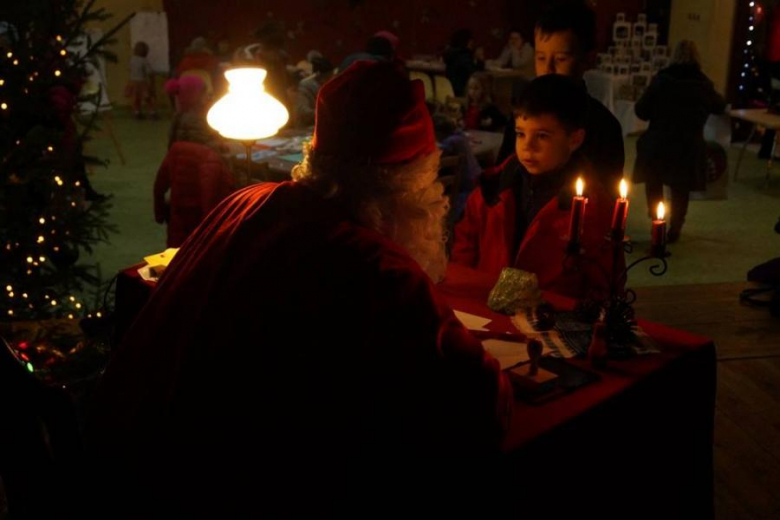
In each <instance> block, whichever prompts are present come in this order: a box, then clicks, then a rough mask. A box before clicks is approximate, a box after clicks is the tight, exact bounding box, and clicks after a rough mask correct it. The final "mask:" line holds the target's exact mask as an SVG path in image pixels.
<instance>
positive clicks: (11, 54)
mask: <svg viewBox="0 0 780 520" xmlns="http://www.w3.org/2000/svg"><path fill="white" fill-rule="evenodd" d="M6 56H8V57H9V58H13V57H14V53H13V52H11V51H8V54H6Z"/></svg>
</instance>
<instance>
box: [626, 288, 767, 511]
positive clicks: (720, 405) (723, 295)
mask: <svg viewBox="0 0 780 520" xmlns="http://www.w3.org/2000/svg"><path fill="white" fill-rule="evenodd" d="M748 286H749V285H748V284H746V283H744V284H743V283H737V284H733V283H732V284H710V285H687V286H685V285H680V286H672V287H648V288H640V289H637V291H636V292H637V297H638V298H637V304H636V305H635V307H636V310H637V315H639V316H641V317H643V318H645V319H648V320H651V321H657V322H660V323H665V324H668V325H671V326H674V327H676V328H680V329H683V330H687V331H689V332H694V333H697V334H701V335H705V336H709V337H711V338H713V340H714V341H715V345H716V346H717V348H718V393H717V398H716V409H715V517H716V519H717V520H742V519H746V520H748V519H756V520H758V519H761V520H763V519H766V520H769V519H772V520H777V519H780V318H772V317H771V316H770V314H769V310H768V309H766V308H756V307H748V306H744V305H741V304H740V303H739V292H740V291H741V290H742V289H743V288H745V287H748Z"/></svg>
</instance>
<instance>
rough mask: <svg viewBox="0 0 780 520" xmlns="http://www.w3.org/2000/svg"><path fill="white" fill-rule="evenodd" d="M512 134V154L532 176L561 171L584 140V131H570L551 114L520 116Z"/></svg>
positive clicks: (580, 129)
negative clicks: (514, 154) (513, 148)
mask: <svg viewBox="0 0 780 520" xmlns="http://www.w3.org/2000/svg"><path fill="white" fill-rule="evenodd" d="M515 133H516V135H517V137H516V139H515V153H516V154H517V158H518V159H519V160H520V163H521V164H522V165H523V166H524V167H525V169H526V170H528V173H530V174H531V175H543V174H545V173H549V172H552V171H556V170H558V169H560V168H562V167H563V166H564V165H566V163H567V162H569V159H570V158H571V154H573V153H574V152H575V150H577V148H579V147H580V146H581V145H582V141H583V140H584V139H585V130H583V129H582V128H578V129H577V130H574V131H569V130H567V129H566V127H565V126H563V125H562V124H561V123H560V122H559V121H558V118H556V117H555V116H554V115H552V114H540V115H536V116H526V115H523V114H521V115H519V116H518V117H517V118H516V119H515Z"/></svg>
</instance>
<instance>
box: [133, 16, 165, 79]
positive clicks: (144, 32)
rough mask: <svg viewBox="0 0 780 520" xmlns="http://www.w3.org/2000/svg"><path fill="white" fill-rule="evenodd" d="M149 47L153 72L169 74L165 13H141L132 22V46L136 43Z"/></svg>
mask: <svg viewBox="0 0 780 520" xmlns="http://www.w3.org/2000/svg"><path fill="white" fill-rule="evenodd" d="M139 41H141V42H146V44H147V45H149V55H148V56H147V58H148V59H149V63H150V64H151V66H152V70H154V71H155V72H157V73H160V74H167V73H168V72H169V71H170V70H171V65H170V61H169V58H168V16H167V15H166V14H165V13H153V12H144V11H139V12H137V13H135V16H133V18H132V19H131V20H130V45H131V46H132V47H135V44H136V42H139Z"/></svg>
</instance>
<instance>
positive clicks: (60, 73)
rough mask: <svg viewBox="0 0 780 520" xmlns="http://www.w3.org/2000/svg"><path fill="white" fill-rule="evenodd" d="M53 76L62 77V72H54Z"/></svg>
mask: <svg viewBox="0 0 780 520" xmlns="http://www.w3.org/2000/svg"><path fill="white" fill-rule="evenodd" d="M54 75H55V76H57V77H58V78H59V77H60V76H62V72H60V71H59V70H55V71H54Z"/></svg>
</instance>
